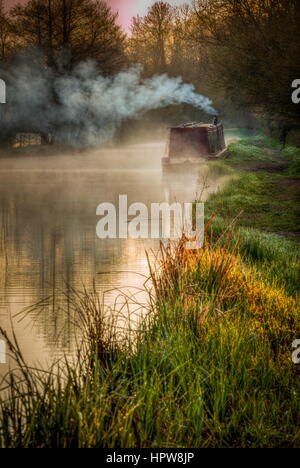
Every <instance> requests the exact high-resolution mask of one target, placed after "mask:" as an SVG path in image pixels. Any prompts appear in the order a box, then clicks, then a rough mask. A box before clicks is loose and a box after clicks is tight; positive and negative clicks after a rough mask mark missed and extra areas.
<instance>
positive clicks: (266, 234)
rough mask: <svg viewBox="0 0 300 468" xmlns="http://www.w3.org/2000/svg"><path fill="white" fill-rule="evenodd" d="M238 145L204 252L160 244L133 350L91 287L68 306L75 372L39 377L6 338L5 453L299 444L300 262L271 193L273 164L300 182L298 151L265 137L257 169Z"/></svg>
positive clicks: (214, 203)
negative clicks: (76, 340)
mask: <svg viewBox="0 0 300 468" xmlns="http://www.w3.org/2000/svg"><path fill="white" fill-rule="evenodd" d="M251 144H253V142H252V143H251ZM265 144H266V143H265V142H264V145H265ZM236 145H238V147H240V145H244V146H247V145H248V146H249V141H245V142H242V143H234V144H233V145H232V146H231V147H230V157H229V158H228V160H227V161H226V162H225V163H224V164H225V165H226V166H225V169H221V168H220V170H229V171H234V172H233V174H234V176H235V177H234V178H233V180H232V182H231V183H230V185H229V186H228V187H227V188H225V190H224V192H221V193H219V194H216V195H214V196H213V197H212V198H211V200H210V201H209V203H208V206H207V210H208V211H207V214H208V217H209V219H210V220H209V221H208V224H207V229H206V240H205V247H204V249H202V250H199V251H186V250H185V249H184V248H183V245H176V246H175V245H173V246H172V245H170V246H169V247H167V248H165V247H162V248H161V255H160V259H159V260H158V261H157V264H156V265H154V266H152V268H151V278H152V282H153V286H154V289H155V301H154V300H153V298H152V302H151V304H152V306H151V307H150V306H149V316H148V317H146V318H145V321H144V323H143V324H142V325H141V327H140V329H139V330H138V331H137V332H136V333H135V335H134V339H133V340H132V342H129V341H127V342H125V343H122V344H121V343H120V342H119V341H118V337H117V336H116V330H115V328H114V325H113V324H111V325H107V324H106V322H105V320H104V317H103V311H102V310H101V307H100V303H99V301H98V298H97V295H96V294H95V293H88V292H86V291H85V292H83V293H74V297H73V300H72V301H71V302H70V303H71V305H72V313H73V314H74V321H75V322H76V323H77V324H78V327H79V329H80V333H81V334H82V335H83V338H84V340H83V345H82V348H81V349H80V352H79V354H78V359H77V361H76V364H74V365H72V366H70V365H69V364H68V363H67V362H66V363H61V364H60V365H58V366H56V367H54V368H53V369H52V370H51V371H50V372H47V373H43V372H39V371H37V370H32V369H29V368H28V367H26V365H25V363H24V362H23V361H22V356H21V354H20V352H19V350H18V348H17V346H16V344H15V343H14V342H11V341H10V342H9V343H10V350H11V353H12V354H13V355H14V356H15V358H16V360H17V364H18V367H19V370H18V371H17V372H15V373H14V374H10V375H9V376H8V377H7V383H8V384H9V387H8V388H7V389H6V390H5V392H6V393H5V392H3V394H2V398H1V424H0V426H1V428H0V445H1V446H3V447H111V448H112V447H195V448H196V447H300V431H299V414H300V383H299V382H300V380H299V377H300V376H299V366H296V365H295V364H294V363H293V362H292V357H291V356H292V343H293V341H294V340H295V339H297V338H298V339H299V338H300V322H299V306H298V304H299V294H298V287H299V276H298V274H299V256H298V254H297V253H296V249H297V243H296V242H295V241H294V237H296V236H291V235H290V233H291V232H294V225H293V221H292V219H290V218H288V219H287V217H286V215H284V216H282V218H281V219H282V222H281V223H279V221H278V219H277V218H276V216H275V217H274V216H273V209H275V207H276V206H277V205H276V203H275V204H274V205H273V197H274V194H270V192H269V185H268V184H267V185H266V186H265V188H264V183H265V182H266V181H267V177H268V175H269V174H270V172H268V171H269V170H270V167H271V166H272V167H273V169H272V171H273V172H272V173H271V177H274V176H275V175H274V174H276V177H278V178H280V179H288V178H290V177H292V178H297V177H298V175H294V174H293V175H292V176H291V175H290V170H291V165H292V164H294V153H293V157H291V154H290V153H291V151H290V153H289V154H288V155H287V154H282V152H281V149H274V148H271V149H270V148H268V149H267V150H266V149H265V147H264V146H263V148H261V146H262V143H261V142H257V141H255V145H254V146H255V147H256V148H258V150H261V151H263V152H264V154H265V157H266V158H267V159H268V158H269V157H271V159H272V161H271V162H270V161H269V159H268V161H266V160H264V161H263V162H262V160H261V158H259V162H258V160H256V163H255V164H256V165H255V164H254V161H253V160H252V159H250V160H248V158H249V157H250V155H249V152H250V151H251V150H250V149H248V150H246V157H245V154H244V153H243V151H244V152H245V150H244V149H243V151H239V149H238V148H237V146H236ZM273 151H276V153H274V152H273ZM277 151H280V156H279V158H280V160H278V159H277V160H275V158H276V156H278V155H279V153H277ZM281 158H285V161H286V162H285V166H284V169H282V168H281V169H280V170H279V169H278V164H279V163H280V164H281V165H282V164H283V163H282V161H281ZM296 159H297V158H296ZM278 161H279V162H278ZM291 161H293V162H291ZM261 164H263V165H264V167H263V168H262V167H261ZM276 164H277V166H276V167H277V169H276V171H277V172H275V173H274V167H275V165H276ZM258 165H259V166H260V169H258ZM250 166H251V167H250ZM266 166H268V167H266ZM292 167H294V166H292ZM261 177H265V178H266V179H264V180H263V181H262V179H261ZM247 184H248V185H247ZM241 193H242V195H243V196H241ZM281 195H282V194H281ZM246 196H247V197H248V199H246V200H245V198H244V197H246ZM293 196H294V195H293ZM265 197H267V198H268V200H269V201H268V204H267V202H266V198H265ZM289 197H290V195H289V196H288V198H289ZM249 198H250V199H251V200H249ZM238 200H239V201H238ZM286 202H287V203H290V200H289V199H286ZM266 204H267V205H268V206H266ZM289 206H292V205H289ZM242 208H247V214H246V215H245V211H244V212H243V213H240V212H241V211H242ZM266 208H267V211H266V212H267V213H268V216H267V222H266V221H265V220H262V218H261V217H260V216H258V213H262V212H265V211H264V210H266ZM290 210H291V211H292V208H290ZM213 213H217V216H215V217H214V218H212V214H213ZM290 215H291V216H295V210H294V209H293V213H291V214H290ZM293 219H294V218H293ZM248 221H249V224H248ZM250 226H251V229H250ZM252 226H254V227H255V229H254V230H253V229H252ZM274 232H275V234H274ZM278 233H280V235H278ZM291 238H292V239H293V240H291ZM2 333H5V332H4V330H2ZM2 386H3V387H5V384H4V383H3V384H2Z"/></svg>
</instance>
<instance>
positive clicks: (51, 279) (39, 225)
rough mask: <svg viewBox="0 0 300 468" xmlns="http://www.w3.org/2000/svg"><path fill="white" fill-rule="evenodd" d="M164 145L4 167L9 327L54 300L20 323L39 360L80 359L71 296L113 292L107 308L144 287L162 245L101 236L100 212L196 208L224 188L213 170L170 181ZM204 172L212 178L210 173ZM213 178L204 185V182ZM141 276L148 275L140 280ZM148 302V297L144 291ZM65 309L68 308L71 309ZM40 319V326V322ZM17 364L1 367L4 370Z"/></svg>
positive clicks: (2, 279)
mask: <svg viewBox="0 0 300 468" xmlns="http://www.w3.org/2000/svg"><path fill="white" fill-rule="evenodd" d="M163 151H164V147H163V145H160V144H153V145H136V146H131V147H127V148H124V149H122V150H120V149H111V150H106V151H105V152H104V151H103V152H95V153H92V154H88V155H87V154H82V155H73V156H70V157H69V156H66V155H64V156H60V157H59V156H53V157H50V158H47V157H45V156H30V155H27V156H26V157H19V158H14V159H9V158H6V159H1V160H0V206H1V212H0V233H1V237H0V322H1V325H2V326H3V327H4V328H6V329H7V330H10V329H11V323H10V321H11V317H14V316H15V315H16V314H18V313H19V312H20V311H22V310H23V309H24V307H28V306H30V305H31V304H33V303H35V302H38V301H40V300H41V299H42V298H44V297H48V296H49V297H51V303H50V304H49V305H48V306H47V307H46V306H45V307H44V308H43V309H42V311H40V313H39V314H38V315H36V316H35V314H34V312H31V314H29V315H28V316H27V317H25V319H24V320H22V321H21V322H20V321H19V319H20V317H15V318H13V319H12V323H13V327H14V329H15V332H16V335H17V337H18V340H19V342H20V345H21V347H22V349H23V351H24V354H25V356H26V359H27V360H28V361H29V362H30V363H37V362H39V363H40V364H41V365H45V362H46V361H47V360H49V359H50V358H52V357H55V356H58V355H59V354H61V353H62V352H64V353H70V352H72V349H73V346H74V336H73V332H74V330H73V325H72V321H71V319H70V315H69V313H68V302H67V301H65V298H64V297H63V294H62V291H65V292H67V291H68V288H69V287H70V288H82V286H83V285H85V286H86V287H87V288H92V286H93V284H95V287H96V290H97V291H99V293H100V294H103V293H104V300H105V304H106V305H107V306H110V305H112V304H114V302H115V300H116V298H117V297H119V292H118V291H117V290H116V288H119V289H121V288H123V290H125V291H127V292H128V293H130V291H132V288H142V287H143V283H144V281H145V278H144V277H143V276H142V275H147V273H148V265H147V259H146V256H145V250H149V249H153V251H154V252H155V251H156V250H157V249H158V241H155V240H151V239H150V240H131V239H126V240H125V239H123V240H121V239H116V240H112V239H107V240H99V239H98V238H97V237H96V223H97V217H96V207H97V206H98V204H99V203H102V202H112V203H114V204H115V205H116V206H117V205H118V197H119V195H120V194H127V195H128V204H129V205H130V204H131V203H134V202H142V203H145V204H146V205H147V206H148V207H150V204H151V203H153V202H162V201H169V202H171V201H175V200H176V201H179V202H184V201H188V202H190V201H192V200H193V199H195V198H196V197H199V194H201V197H202V198H205V196H206V195H207V193H208V192H211V191H215V190H217V189H218V187H219V186H221V185H222V184H223V183H224V177H221V176H218V177H217V179H216V178H215V177H213V176H212V175H211V176H210V177H209V180H208V179H207V178H205V177H204V174H205V168H203V169H202V170H201V171H200V174H199V171H198V170H194V171H192V173H186V174H176V175H170V176H168V177H165V176H164V177H163V176H162V172H161V166H160V159H161V157H162V155H163ZM201 174H202V176H201ZM203 177H204V179H203ZM137 273H138V274H137ZM139 300H140V301H141V302H143V301H145V300H146V295H144V297H143V294H141V293H140V297H139ZM62 303H63V304H64V306H63V307H62ZM33 319H35V320H33ZM6 367H7V366H3V365H1V368H0V372H3V371H4V369H6Z"/></svg>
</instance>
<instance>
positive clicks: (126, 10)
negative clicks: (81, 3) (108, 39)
mask: <svg viewBox="0 0 300 468" xmlns="http://www.w3.org/2000/svg"><path fill="white" fill-rule="evenodd" d="M154 2H155V0H106V3H108V4H109V5H110V6H111V7H112V9H113V10H114V11H118V12H119V22H120V24H121V25H122V26H123V28H124V29H125V30H126V31H129V27H130V22H131V18H132V16H135V15H137V14H139V15H144V14H145V13H146V11H147V8H148V7H149V6H150V5H152V4H153V3H154ZM16 3H26V0H4V5H5V7H6V8H7V9H9V8H10V7H12V6H13V5H16ZM169 3H171V4H172V5H182V4H183V3H191V0H169Z"/></svg>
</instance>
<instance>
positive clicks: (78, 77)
mask: <svg viewBox="0 0 300 468" xmlns="http://www.w3.org/2000/svg"><path fill="white" fill-rule="evenodd" d="M141 72H142V70H141V67H139V66H136V67H132V68H131V69H129V70H128V71H125V72H121V73H119V74H117V75H115V76H114V77H110V78H107V77H103V76H101V75H99V74H98V73H97V70H96V67H95V66H94V64H93V63H92V62H85V63H82V64H80V65H78V66H77V67H76V68H75V69H74V70H73V72H72V73H70V74H67V73H64V74H60V75H57V74H55V73H54V72H53V71H51V70H50V69H49V68H46V67H44V68H42V67H38V68H37V67H34V66H32V65H29V64H28V62H27V63H24V61H20V62H19V63H18V64H16V65H15V66H14V67H13V69H12V71H10V73H9V76H8V79H7V81H8V88H9V92H8V106H9V107H10V111H9V113H8V114H9V122H6V125H8V127H9V128H11V129H20V130H23V131H25V130H26V128H27V129H32V130H35V131H37V130H39V131H42V132H45V133H47V132H51V133H53V134H54V136H55V138H56V139H57V140H59V141H62V142H64V143H74V144H77V145H99V144H101V143H103V142H104V141H107V140H109V139H111V138H112V137H113V135H114V133H115V131H116V129H117V128H118V127H119V126H120V124H121V123H122V122H123V121H125V120H127V119H130V118H133V117H136V116H138V115H140V114H142V113H144V112H146V111H149V110H151V109H158V108H161V107H165V106H169V105H173V104H174V105H175V104H182V103H187V104H191V105H193V106H194V107H197V108H199V109H202V110H204V111H205V112H207V113H209V114H215V113H216V111H215V110H214V109H213V107H212V103H211V101H210V100H209V99H207V98H206V97H204V96H201V95H200V94H197V93H196V92H195V89H194V87H193V85H190V84H185V83H183V81H182V79H181V78H169V77H168V76H167V75H160V76H155V77H153V78H150V79H146V80H143V79H142V78H141ZM54 96H55V97H54ZM4 126H5V125H4ZM24 126H26V128H24Z"/></svg>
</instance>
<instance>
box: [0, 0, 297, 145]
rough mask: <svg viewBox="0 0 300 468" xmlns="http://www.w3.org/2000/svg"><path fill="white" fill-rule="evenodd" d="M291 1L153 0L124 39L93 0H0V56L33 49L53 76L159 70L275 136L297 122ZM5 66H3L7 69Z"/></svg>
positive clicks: (226, 114)
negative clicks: (183, 1) (90, 66)
mask: <svg viewBox="0 0 300 468" xmlns="http://www.w3.org/2000/svg"><path fill="white" fill-rule="evenodd" d="M299 24H300V2H299V0H195V1H193V3H192V5H190V6H189V5H184V6H182V7H172V6H171V5H170V4H169V3H167V2H163V1H159V2H156V3H155V4H154V5H153V6H152V7H150V8H149V10H148V13H147V15H145V16H144V17H140V16H137V17H135V18H133V19H132V28H131V29H132V30H131V34H130V35H128V36H126V35H125V33H124V32H123V31H122V29H121V28H120V26H119V25H118V23H117V15H116V14H115V13H113V12H112V11H111V9H110V8H109V7H108V6H107V4H106V3H105V2H104V1H102V0H94V1H93V0H29V1H28V2H27V4H25V5H17V6H16V7H14V8H12V9H11V10H10V11H9V12H5V10H4V2H3V0H0V59H1V62H2V64H3V63H5V64H9V63H11V62H12V61H13V60H14V57H15V56H16V55H18V54H20V53H23V51H24V50H36V49H38V50H39V51H42V54H43V59H44V62H45V66H48V67H53V68H55V69H56V70H57V71H58V72H60V71H62V72H63V71H65V70H66V69H67V70H72V68H73V67H74V65H76V64H78V63H79V62H81V61H83V60H87V59H92V60H93V61H94V62H95V63H96V64H97V68H98V69H99V72H100V73H102V74H104V75H111V74H115V73H116V72H118V71H119V70H122V69H124V68H126V67H128V66H130V65H131V64H133V63H140V64H142V65H143V67H144V74H145V76H152V75H154V74H157V73H168V74H169V75H171V76H177V75H181V76H183V78H184V80H186V81H189V82H192V83H194V84H195V86H196V88H197V89H198V90H199V91H200V92H201V93H202V94H205V95H207V96H209V97H210V98H211V99H212V100H213V101H214V103H215V105H216V107H217V108H219V109H220V111H221V114H222V115H223V117H224V118H227V119H228V120H230V119H231V120H234V119H236V120H239V121H240V122H242V121H243V120H244V121H248V122H249V124H250V125H251V121H252V120H253V118H255V119H256V120H258V121H259V122H263V123H264V125H266V127H268V128H269V129H271V130H273V131H275V132H277V133H278V132H279V134H280V136H281V138H282V139H283V140H285V139H286V137H287V135H288V132H289V131H290V130H291V129H297V128H298V126H299V116H300V115H299V114H300V106H297V105H295V104H293V103H292V100H291V92H292V91H291V84H292V82H293V81H294V80H295V79H297V78H300V46H299V44H300V28H299ZM7 66H9V65H7Z"/></svg>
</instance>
